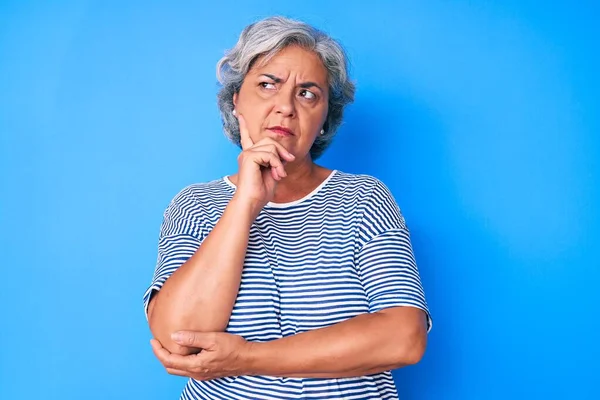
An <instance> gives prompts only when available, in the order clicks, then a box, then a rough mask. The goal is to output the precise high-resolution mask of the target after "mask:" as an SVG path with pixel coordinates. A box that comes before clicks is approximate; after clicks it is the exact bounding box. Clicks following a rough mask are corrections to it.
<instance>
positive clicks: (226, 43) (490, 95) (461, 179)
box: [0, 0, 600, 400]
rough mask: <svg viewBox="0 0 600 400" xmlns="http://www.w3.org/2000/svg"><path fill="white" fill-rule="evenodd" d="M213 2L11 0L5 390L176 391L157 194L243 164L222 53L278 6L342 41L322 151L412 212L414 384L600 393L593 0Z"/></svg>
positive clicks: (490, 394)
mask: <svg viewBox="0 0 600 400" xmlns="http://www.w3.org/2000/svg"><path fill="white" fill-rule="evenodd" d="M218 3H219V2H217V1H212V2H205V3H202V2H191V1H188V2H166V1H164V2H159V1H127V2H121V1H119V2H117V1H112V2H108V1H77V2H75V1H72V2H67V1H55V2H45V1H44V2H43V1H39V2H34V1H2V2H0V133H1V139H0V140H1V141H0V172H1V175H0V177H1V187H0V190H1V200H0V201H1V207H0V227H1V230H0V232H1V233H0V234H1V237H0V243H1V244H0V246H1V258H0V263H1V265H0V268H1V276H2V281H3V285H2V289H1V290H0V312H1V314H0V318H1V328H0V343H1V348H0V398H2V399H33V398H43V399H62V400H68V399H82V398H86V399H175V398H178V395H179V392H180V389H181V388H182V387H183V385H184V383H185V380H184V379H183V378H178V377H172V376H169V375H167V374H166V372H165V371H164V370H163V369H162V368H161V366H160V364H159V363H158V361H156V360H155V359H154V356H153V354H152V352H151V349H150V345H149V343H148V341H149V339H150V333H149V330H148V328H147V325H146V321H145V318H144V315H143V311H142V302H141V298H142V294H143V292H144V290H145V289H146V287H147V285H148V284H149V283H150V280H151V277H152V272H153V269H154V263H155V261H156V246H157V238H158V230H159V226H160V222H161V219H162V212H163V211H164V209H165V207H166V206H167V204H168V202H169V200H170V199H171V198H172V197H173V196H174V195H175V194H176V193H177V192H178V191H179V190H180V189H181V188H183V187H184V186H186V185H188V184H190V183H193V182H200V181H207V180H212V179H216V178H219V177H221V176H223V175H225V174H230V173H233V172H235V169H236V162H235V159H236V155H237V152H238V149H237V148H236V147H235V146H233V145H232V144H230V143H228V142H227V141H226V139H225V137H224V135H223V133H222V131H221V123H220V119H219V115H218V110H217V107H216V97H215V95H216V91H217V85H216V78H215V64H216V62H217V60H218V59H219V58H220V57H221V56H222V55H223V53H224V51H225V50H226V49H228V48H230V47H231V46H233V44H234V43H235V41H236V40H237V36H238V34H239V33H240V31H241V30H242V28H243V27H244V26H245V25H247V24H248V23H250V22H253V21H255V20H256V19H259V18H262V17H266V16H269V15H273V14H283V15H286V16H290V17H295V18H299V19H303V20H305V21H307V22H310V23H312V24H314V25H316V26H318V27H320V28H322V29H324V30H326V31H327V32H329V33H331V34H332V35H333V36H334V37H335V38H337V39H339V40H340V41H341V42H342V43H343V44H344V45H345V47H346V48H347V50H348V52H349V55H350V57H351V60H352V76H353V78H354V79H355V81H356V84H357V96H356V102H355V104H353V105H352V106H351V107H350V108H349V109H348V111H347V116H346V120H345V124H344V125H343V127H342V129H341V131H340V133H339V136H338V138H337V139H336V141H335V143H334V145H333V146H332V147H331V148H330V150H329V151H328V152H327V153H326V155H325V156H324V157H323V158H322V159H321V162H322V163H323V164H324V165H325V166H328V167H331V168H338V169H341V170H344V171H347V172H356V173H368V174H372V175H375V176H377V177H379V178H380V179H382V180H383V181H384V182H385V183H387V185H388V186H389V187H390V189H391V190H392V192H393V193H394V195H395V197H396V199H397V201H398V203H399V204H400V206H401V208H402V210H403V212H404V215H405V217H406V219H407V222H408V224H409V227H410V228H411V231H412V235H413V241H414V248H415V253H416V256H417V260H418V262H419V265H420V269H421V274H422V279H423V284H424V287H425V290H426V294H427V297H428V301H429V305H430V308H431V311H432V314H433V318H434V327H433V330H432V332H431V335H430V341H429V347H428V350H427V354H426V356H425V358H424V359H423V361H422V362H421V363H420V364H419V365H417V366H413V367H409V368H405V369H403V370H399V371H396V372H395V373H394V376H395V379H396V382H397V385H398V390H399V392H400V396H401V399H461V400H464V399H467V400H469V399H508V398H510V399H533V398H535V399H537V398H545V399H566V398H569V399H592V398H600V390H599V389H598V387H597V384H594V383H593V381H592V380H593V378H597V375H598V373H599V372H600V370H599V369H598V366H597V365H598V364H597V360H598V358H599V356H600V351H599V350H600V348H599V345H598V333H597V330H598V310H597V306H598V305H599V304H600V303H599V300H600V299H599V290H598V286H599V285H598V284H599V283H600V282H599V278H600V272H599V268H598V267H600V252H599V250H598V241H599V240H600V229H599V224H598V222H600V218H599V213H598V209H597V205H598V204H599V202H600V195H599V187H600V185H599V184H598V178H599V171H600V166H599V161H598V159H599V156H600V139H599V137H598V135H599V133H600V116H599V108H598V107H599V104H600V102H599V99H598V97H599V96H598V93H599V91H600V79H599V74H598V71H600V56H599V54H600V49H599V46H598V39H599V38H600V28H599V27H598V25H597V16H598V15H599V10H598V7H599V6H598V5H594V4H593V2H591V1H589V2H576V3H573V4H575V5H576V6H570V5H569V4H568V2H567V1H560V2H558V1H557V2H550V3H548V2H542V1H484V2H475V1H453V2H447V1H400V2H396V1H394V2H393V1H388V2H376V1H372V2H368V5H363V2H358V1H357V2H348V1H331V2H324V1H322V0H319V1H302V2H288V4H280V2H272V1H252V2H240V3H238V4H234V3H232V2H229V3H226V4H218Z"/></svg>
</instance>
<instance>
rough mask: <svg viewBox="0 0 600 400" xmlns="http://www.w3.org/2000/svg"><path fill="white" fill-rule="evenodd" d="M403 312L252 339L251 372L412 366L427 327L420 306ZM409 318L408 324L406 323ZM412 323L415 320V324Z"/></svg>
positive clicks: (362, 371)
mask: <svg viewBox="0 0 600 400" xmlns="http://www.w3.org/2000/svg"><path fill="white" fill-rule="evenodd" d="M402 308H405V310H398V311H400V312H401V313H404V314H406V315H407V319H405V320H404V321H403V319H402V318H398V316H397V315H396V316H392V315H386V314H382V313H373V314H362V315H359V316H357V317H354V318H352V319H349V320H347V321H344V322H341V323H339V324H335V325H332V326H330V327H327V328H321V329H316V330H313V331H308V332H304V333H300V334H297V335H293V336H289V337H286V338H282V339H278V340H274V341H271V342H264V343H251V344H250V346H249V351H248V353H247V360H248V361H247V365H248V370H249V371H248V372H249V374H251V375H271V376H285V377H303V378H341V377H352V376H362V375H369V374H374V373H379V372H383V371H388V370H391V369H396V368H400V367H403V366H406V365H410V364H415V363H416V362H418V361H419V360H420V358H421V356H422V355H423V352H424V350H425V345H426V328H425V326H424V324H423V323H422V321H423V318H424V317H423V316H422V315H419V314H420V313H421V311H420V310H418V309H407V308H406V307H402ZM407 322H408V323H407ZM415 322H416V323H415Z"/></svg>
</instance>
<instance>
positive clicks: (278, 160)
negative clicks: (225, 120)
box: [237, 114, 295, 209]
mask: <svg viewBox="0 0 600 400" xmlns="http://www.w3.org/2000/svg"><path fill="white" fill-rule="evenodd" d="M238 121H239V123H240V138H241V144H242V152H241V153H240V155H239V156H238V167H239V174H238V182H237V194H238V195H239V196H242V197H243V198H244V199H247V200H250V201H252V202H255V203H256V205H257V206H258V207H259V208H260V209H262V208H263V207H264V206H265V205H266V204H267V203H268V202H269V201H271V200H272V199H273V196H274V195H275V187H276V186H277V182H278V181H280V180H281V179H282V178H285V177H286V176H287V173H286V172H285V169H284V164H285V162H287V161H293V160H294V159H295V157H294V155H293V154H292V153H290V152H288V151H287V150H286V149H285V147H283V146H282V145H281V144H280V143H278V142H277V141H275V140H274V139H272V138H269V137H266V138H263V139H261V140H260V141H258V142H256V144H255V143H254V142H253V141H252V139H251V138H250V134H249V132H248V128H247V126H246V120H245V119H244V117H243V116H242V115H241V114H239V115H238Z"/></svg>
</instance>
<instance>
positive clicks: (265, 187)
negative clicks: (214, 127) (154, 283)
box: [148, 115, 295, 355]
mask: <svg viewBox="0 0 600 400" xmlns="http://www.w3.org/2000/svg"><path fill="white" fill-rule="evenodd" d="M239 121H240V135H241V140H242V147H243V149H244V151H242V153H241V154H240V156H239V157H238V165H239V176H238V187H237V190H236V193H235V195H234V196H233V198H232V200H231V201H230V202H229V204H228V206H227V207H226V209H225V211H224V212H223V215H222V216H221V218H220V219H219V222H218V223H217V224H216V225H215V227H214V229H213V230H212V232H211V233H210V234H209V235H208V236H207V237H206V238H205V239H204V241H203V242H202V244H201V245H200V247H199V248H198V249H197V250H196V252H195V253H194V254H193V256H192V257H191V258H189V259H188V260H187V261H186V262H185V263H184V264H183V265H181V266H180V267H179V268H178V269H177V270H176V271H175V272H174V273H173V274H172V275H171V276H170V277H169V278H168V279H167V280H166V281H165V282H164V284H163V286H162V288H161V290H160V291H159V292H158V294H156V295H155V297H154V298H153V299H151V300H150V301H149V305H148V322H149V324H150V330H151V331H152V333H153V334H154V337H155V338H156V339H158V341H159V342H160V343H162V345H163V346H164V347H165V348H167V349H168V350H169V351H170V352H172V353H176V354H181V355H187V354H192V353H198V352H199V351H200V349H198V348H189V347H184V346H180V345H178V344H177V343H175V342H173V341H172V340H171V334H172V333H173V332H175V331H177V330H182V329H186V330H194V331H199V332H211V331H212V332H222V331H224V330H225V328H226V327H227V324H228V323H229V318H230V317H231V311H232V310H233V306H234V305H235V300H236V297H237V293H238V290H239V286H240V281H241V275H242V269H243V265H244V259H245V255H246V249H247V247H248V237H249V233H250V227H251V226H252V223H253V222H254V219H255V218H256V217H257V216H258V214H259V212H260V211H261V209H262V208H263V207H264V205H265V204H266V203H267V202H268V201H270V200H271V199H272V198H273V196H274V193H275V187H276V186H277V182H278V181H279V180H281V179H282V177H285V176H286V175H287V174H286V172H285V170H284V168H283V163H282V159H283V160H286V161H292V160H293V159H294V158H295V157H294V156H293V155H292V154H291V153H289V152H288V151H287V150H286V149H285V148H284V147H283V146H282V145H281V144H279V143H277V142H276V141H274V140H273V139H271V138H263V139H262V140H260V141H258V142H257V143H256V145H255V144H254V143H253V141H252V139H251V138H250V134H249V132H248V129H247V128H246V124H245V121H244V119H243V117H242V116H241V115H239ZM280 157H281V158H280ZM265 166H268V167H269V170H268V171H269V172H270V173H267V174H263V172H262V171H263V168H264V167H265ZM187 225H189V223H188V221H179V224H178V226H187Z"/></svg>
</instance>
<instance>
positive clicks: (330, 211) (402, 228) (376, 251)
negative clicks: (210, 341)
mask: <svg viewBox="0 0 600 400" xmlns="http://www.w3.org/2000/svg"><path fill="white" fill-rule="evenodd" d="M234 192H235V186H234V185H233V184H232V183H231V181H229V179H228V178H227V177H225V178H222V179H219V180H215V181H212V182H208V183H201V184H193V185H190V186H188V187H186V188H185V189H183V190H182V191H181V192H179V193H178V194H177V195H176V196H175V198H174V199H173V200H172V202H171V203H170V205H169V206H168V208H167V210H166V211H165V214H164V220H163V224H162V227H161V232H160V239H159V248H158V262H157V266H156V270H155V274H154V279H153V282H152V285H151V286H150V287H149V288H148V290H147V291H146V293H145V295H144V305H145V307H146V309H147V307H148V303H149V300H150V296H151V295H152V293H153V292H154V291H158V290H160V288H161V287H162V285H163V283H164V282H165V280H166V279H167V278H168V277H169V276H170V275H171V274H172V273H173V272H174V271H175V270H176V269H177V268H178V267H179V266H180V265H182V264H183V263H184V262H185V261H186V260H187V259H188V258H190V257H191V256H192V255H193V254H194V252H195V251H196V249H197V248H198V247H199V246H200V244H201V243H202V240H203V239H204V238H205V237H206V236H207V235H208V234H209V232H210V231H211V230H212V229H213V227H214V226H215V224H216V223H217V221H218V220H219V218H220V217H221V215H222V214H223V211H224V209H225V207H226V206H227V204H228V203H229V200H230V199H231V197H232V196H233V194H234ZM397 306H409V307H417V308H420V309H422V310H424V311H425V312H427V316H428V330H429V329H430V328H431V319H430V318H429V312H428V309H427V304H426V301H425V296H424V293H423V288H422V286H421V281H420V278H419V272H418V269H417V266H416V263H415V259H414V256H413V251H412V247H411V243H410V235H409V231H408V229H407V227H406V224H405V221H404V218H403V216H402V214H401V212H400V209H399V208H398V206H397V204H396V202H395V201H394V198H393V197H392V195H391V193H390V192H389V190H388V189H387V187H386V186H385V185H384V184H383V183H382V182H381V181H379V180H378V179H376V178H374V177H371V176H368V175H355V174H349V173H344V172H340V171H333V172H332V173H331V175H330V176H329V177H328V178H327V179H326V180H325V181H324V182H323V183H322V184H321V185H319V187H317V188H316V189H315V190H314V191H313V192H312V193H310V194H309V195H307V196H305V197H304V198H302V199H300V200H297V201H294V202H290V203H268V204H267V205H266V206H265V207H264V208H263V210H262V211H261V212H260V214H259V215H258V217H257V218H256V220H255V221H254V223H253V224H252V227H251V229H250V234H249V243H248V248H247V252H246V258H245V262H244V269H243V272H242V278H241V285H240V289H239V292H238V296H237V300H236V303H235V306H234V308H233V311H232V313H231V318H230V321H229V325H228V326H227V332H229V333H232V334H237V335H241V336H243V337H244V338H245V339H246V340H249V341H258V342H264V341H270V340H275V339H278V338H282V337H286V336H290V335H294V334H297V333H300V332H304V331H308V330H312V329H317V328H322V327H327V326H330V325H333V324H336V323H338V322H341V321H344V320H347V319H349V318H352V317H355V316H357V315H359V314H363V313H373V312H376V311H379V310H381V309H384V308H388V307H397ZM199 312H201V310H199ZM181 398H182V399H226V400H232V399H270V400H273V399H320V400H323V399H363V400H366V399H397V398H398V394H397V392H396V388H395V385H394V381H393V379H392V375H391V373H390V372H389V371H388V372H384V373H379V374H375V375H369V376H362V377H356V378H341V379H315V378H311V379H306V378H281V377H271V376H238V377H227V378H221V379H215V380H210V381H196V380H194V379H190V380H189V381H188V383H187V385H186V387H185V389H184V391H183V393H182V396H181Z"/></svg>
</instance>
